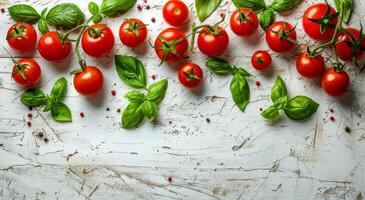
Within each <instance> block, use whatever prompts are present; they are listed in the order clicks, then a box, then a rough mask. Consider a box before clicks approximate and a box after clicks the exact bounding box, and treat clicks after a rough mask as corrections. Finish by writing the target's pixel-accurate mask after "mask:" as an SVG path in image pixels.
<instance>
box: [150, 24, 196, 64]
mask: <svg viewBox="0 0 365 200" xmlns="http://www.w3.org/2000/svg"><path fill="white" fill-rule="evenodd" d="M188 46H189V43H188V40H187V39H186V36H185V34H184V33H183V32H182V31H181V30H180V29H177V28H167V29H165V30H163V31H162V32H161V33H160V34H159V35H158V37H157V39H156V41H155V51H156V54H157V56H158V57H159V58H160V59H161V60H162V61H167V62H173V61H177V60H180V59H181V58H183V57H184V56H185V54H186V52H187V51H188Z"/></svg>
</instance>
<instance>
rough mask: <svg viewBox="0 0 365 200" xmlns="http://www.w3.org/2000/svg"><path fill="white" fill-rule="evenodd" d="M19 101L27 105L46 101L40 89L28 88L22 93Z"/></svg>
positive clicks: (38, 104) (36, 104) (40, 103)
mask: <svg viewBox="0 0 365 200" xmlns="http://www.w3.org/2000/svg"><path fill="white" fill-rule="evenodd" d="M20 102H22V103H23V104H24V105H27V106H40V105H43V104H46V103H47V96H46V95H45V94H44V93H43V91H42V90H40V89H30V90H27V91H25V92H24V93H23V94H22V96H21V97H20Z"/></svg>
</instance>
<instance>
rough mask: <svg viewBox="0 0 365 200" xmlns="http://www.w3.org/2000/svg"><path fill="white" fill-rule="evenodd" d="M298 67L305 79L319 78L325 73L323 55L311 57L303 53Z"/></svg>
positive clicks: (298, 61) (297, 64)
mask: <svg viewBox="0 0 365 200" xmlns="http://www.w3.org/2000/svg"><path fill="white" fill-rule="evenodd" d="M296 67H297V71H298V73H299V74H300V75H302V76H303V77H305V78H317V77H319V76H321V74H322V73H323V71H324V67H325V61H324V58H323V57H322V56H321V55H316V56H315V57H310V56H309V54H308V53H302V54H300V55H299V56H298V58H297V62H296Z"/></svg>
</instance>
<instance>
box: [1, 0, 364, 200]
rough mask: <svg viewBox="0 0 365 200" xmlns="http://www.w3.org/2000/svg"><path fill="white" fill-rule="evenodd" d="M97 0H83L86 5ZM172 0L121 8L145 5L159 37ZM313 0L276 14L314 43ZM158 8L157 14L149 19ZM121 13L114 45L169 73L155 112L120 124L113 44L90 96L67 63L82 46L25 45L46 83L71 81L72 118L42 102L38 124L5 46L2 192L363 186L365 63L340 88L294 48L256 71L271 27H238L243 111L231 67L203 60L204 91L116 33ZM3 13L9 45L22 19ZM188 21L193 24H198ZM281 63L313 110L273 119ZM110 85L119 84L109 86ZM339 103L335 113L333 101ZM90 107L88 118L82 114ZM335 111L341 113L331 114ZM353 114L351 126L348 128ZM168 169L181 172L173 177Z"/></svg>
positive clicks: (193, 195)
mask: <svg viewBox="0 0 365 200" xmlns="http://www.w3.org/2000/svg"><path fill="white" fill-rule="evenodd" d="M61 2H73V1H72V0H58V1H52V0H29V1H15V0H9V1H4V0H1V1H0V3H1V4H0V5H1V7H7V6H8V5H12V4H16V3H29V4H32V5H33V6H35V7H36V8H37V10H38V11H41V9H42V8H44V7H51V6H53V5H54V4H56V3H61ZM88 2H89V1H77V4H79V6H80V7H81V8H82V9H83V10H84V11H85V13H88V12H87V3H88ZM97 2H99V3H100V2H101V0H98V1H97ZM163 2H164V1H163V0H153V1H152V0H148V5H150V6H151V9H150V10H149V11H147V10H146V9H143V11H142V12H139V11H137V9H136V7H135V8H133V9H132V10H131V11H130V12H128V13H127V14H126V15H124V16H123V17H122V18H127V17H138V18H140V19H142V20H143V21H145V22H146V23H148V24H149V27H148V29H149V37H150V38H151V39H152V40H154V39H155V37H156V36H157V34H158V33H159V32H160V31H161V30H162V29H163V28H166V27H168V25H167V24H166V23H165V22H164V21H163V19H162V16H161V15H162V14H161V8H162V6H161V5H163ZM186 2H187V3H188V4H189V5H190V8H191V9H190V10H191V16H192V18H191V20H192V21H195V22H197V18H196V14H195V11H194V10H193V7H192V3H193V1H192V0H188V1H186ZM226 2H227V1H226V0H225V1H224V2H223V3H222V5H221V6H220V8H219V9H218V10H217V11H216V12H215V13H213V15H212V16H211V17H210V18H209V19H208V20H207V22H211V23H213V22H216V21H218V20H219V19H220V16H219V14H220V13H221V12H224V13H226V14H231V13H232V11H233V10H234V7H233V5H231V3H226ZM229 2H230V1H229ZM138 3H139V4H143V1H142V0H138ZM312 3H313V2H312V1H305V2H303V3H302V4H301V5H300V6H299V7H298V8H297V9H295V10H294V11H293V12H292V13H288V14H287V15H286V16H279V15H278V16H277V19H278V20H279V19H283V18H285V19H286V20H288V21H289V22H291V23H293V24H296V23H298V28H297V30H298V32H299V35H300V37H299V40H301V41H304V42H309V43H311V44H313V43H314V41H312V40H310V39H309V38H308V37H306V36H304V34H303V32H302V31H301V23H300V16H301V14H302V13H303V11H304V10H305V8H306V7H307V6H308V5H310V4H312ZM331 3H333V2H331ZM363 4H364V2H363V1H361V0H356V4H355V5H356V6H355V11H354V15H353V18H352V21H351V26H355V27H359V21H360V19H362V21H363V23H364V21H365V20H364V17H365V11H364V9H361V8H364V6H365V5H363ZM87 15H89V14H87ZM152 17H155V18H156V23H152V22H151V18H152ZM122 18H117V19H105V21H104V22H105V23H107V24H108V25H110V26H111V27H112V29H113V31H114V33H115V36H116V45H115V49H114V53H118V54H129V55H135V56H137V57H139V58H140V59H141V60H143V62H144V63H145V65H146V69H147V73H148V76H149V77H150V78H149V79H148V83H149V84H150V83H152V82H153V80H152V78H151V76H152V75H153V74H156V77H157V80H159V79H161V78H167V79H168V80H169V89H168V92H167V96H166V99H165V100H164V101H163V102H162V104H161V106H160V108H159V117H158V121H157V122H156V124H151V123H148V122H146V123H145V124H144V125H143V126H142V127H140V128H138V129H136V130H129V131H127V130H123V129H121V128H120V116H121V114H120V113H117V112H116V110H117V109H118V108H123V107H124V106H125V105H126V104H127V102H126V100H124V99H123V95H124V93H126V91H128V90H129V89H131V88H130V87H129V86H127V85H125V84H124V83H122V82H121V81H120V80H119V78H118V77H117V75H116V71H115V67H114V62H113V54H114V53H111V54H110V55H109V56H107V57H106V58H104V59H93V58H88V59H87V62H88V63H89V64H92V65H97V66H99V67H100V68H101V69H102V70H103V72H104V75H105V89H104V92H103V94H101V95H100V96H98V97H94V98H85V97H82V96H79V95H78V94H77V93H76V91H75V90H74V88H73V85H72V77H71V76H70V75H69V73H70V71H71V70H73V69H75V68H76V67H77V63H76V60H75V58H74V55H73V56H72V58H70V59H69V60H67V61H65V62H62V63H49V62H46V61H44V60H43V59H42V58H40V56H39V54H38V52H37V51H35V52H33V53H29V54H26V55H19V54H17V53H16V52H13V53H14V55H16V56H17V57H23V56H30V57H34V58H35V59H36V60H37V61H38V62H39V63H40V64H41V66H42V70H43V77H42V82H41V84H40V86H41V88H42V89H44V90H45V91H47V92H48V91H49V90H50V88H51V87H52V84H53V82H54V81H55V80H56V79H57V78H59V77H61V76H66V77H67V79H68V81H69V82H68V83H69V90H68V95H67V98H66V103H67V104H68V105H70V107H71V109H72V113H73V119H74V120H73V123H68V124H60V123H55V122H54V121H53V120H52V119H51V117H50V116H49V114H48V113H43V112H38V111H37V110H33V111H31V113H33V115H34V117H33V119H32V120H31V122H32V127H27V126H26V122H27V121H28V118H27V114H28V113H29V110H28V108H27V107H25V106H23V105H22V104H21V103H20V102H19V96H20V95H21V93H22V92H23V91H22V90H21V89H20V88H19V87H18V86H17V85H16V84H15V83H14V81H12V80H11V78H10V73H11V66H12V64H11V60H10V59H9V57H8V56H7V55H6V54H5V53H4V51H1V50H0V51H1V58H0V109H1V112H0V199H4V200H7V199H73V200H77V199H108V200H109V199H288V200H291V199H346V200H347V199H349V200H350V199H351V200H352V199H357V200H361V199H363V198H364V196H365V163H364V159H365V124H364V116H361V115H362V113H363V112H364V111H365V96H364V93H365V78H364V77H365V75H364V74H359V73H358V70H355V69H354V68H353V67H351V68H349V69H350V70H351V78H352V85H351V88H350V90H349V92H348V93H347V94H346V95H345V96H344V97H342V98H338V99H334V98H331V97H328V96H326V95H325V94H324V93H323V92H322V90H321V88H320V86H319V81H318V80H314V81H312V80H304V79H302V78H300V76H299V75H298V74H297V72H296V70H295V67H294V59H293V58H294V57H295V54H289V55H278V54H275V53H273V52H271V53H272V56H273V58H274V64H273V70H272V71H270V72H267V73H258V72H256V71H254V70H253V69H252V68H251V67H250V64H249V59H250V55H251V54H252V53H253V52H254V51H255V50H258V49H267V46H266V43H265V41H264V37H262V36H263V35H262V34H263V32H262V31H261V30H260V31H258V33H256V34H255V35H254V36H253V37H251V38H250V39H241V38H237V37H236V36H234V35H233V34H232V32H231V31H230V30H228V29H229V28H228V29H227V30H228V31H229V36H230V47H229V51H227V52H226V54H225V56H226V58H228V59H229V60H230V61H231V62H232V63H235V64H237V65H242V66H244V67H245V68H246V69H247V70H248V71H250V72H252V73H253V74H254V77H252V78H250V80H249V83H250V86H251V93H252V103H251V104H249V106H248V107H247V109H246V111H245V112H244V113H242V112H240V111H239V110H238V109H237V108H236V107H235V106H234V104H233V102H232V100H231V97H230V92H229V82H230V78H229V77H220V76H216V75H213V74H211V73H210V72H209V71H208V70H207V69H206V68H204V72H205V80H204V85H203V86H202V87H201V89H200V90H198V91H189V90H186V89H184V88H183V87H182V86H181V85H180V84H179V83H178V80H177V77H176V67H177V65H176V66H175V65H170V66H168V65H166V64H164V65H162V66H160V67H158V63H159V60H157V59H156V57H155V53H154V51H153V50H152V49H151V48H150V47H148V45H145V46H143V47H141V48H138V49H136V50H135V51H133V50H131V49H128V48H126V47H125V46H123V45H121V42H120V41H119V38H118V36H117V33H118V27H119V25H120V24H121V19H122ZM0 21H1V23H0V36H1V37H2V39H1V45H2V46H5V47H7V48H8V46H7V43H6V41H5V34H6V31H7V29H8V27H10V25H11V24H12V23H13V22H12V21H11V20H10V18H9V16H8V14H7V13H4V14H1V13H0ZM227 21H228V19H226V22H225V25H227ZM185 29H186V30H187V32H188V31H190V30H188V26H187V28H185ZM73 37H75V36H73ZM326 56H327V57H328V55H326ZM205 59H206V57H205V56H203V55H202V54H201V53H199V52H198V50H196V51H195V53H194V54H192V55H191V56H190V58H189V60H192V61H194V62H196V63H198V64H199V65H201V66H202V67H204V61H205ZM363 63H364V62H363ZM328 64H329V63H328ZM277 75H281V76H282V77H284V79H285V81H286V83H287V86H288V90H289V92H290V95H291V96H295V95H299V94H303V95H308V96H311V97H313V99H315V100H316V101H318V102H320V108H319V109H318V112H317V113H316V114H315V115H314V116H313V117H312V118H311V119H309V120H307V121H305V122H294V121H290V120H288V119H287V118H285V117H284V118H283V119H282V120H280V121H279V122H278V123H275V124H270V123H268V122H266V121H265V120H263V119H262V117H261V116H260V115H259V112H260V111H259V109H260V108H265V107H267V106H268V105H269V104H270V101H269V97H268V94H269V91H270V87H271V85H272V84H273V82H274V80H275V78H276V76H277ZM256 80H259V81H261V83H262V86H261V87H256V86H255V81H256ZM114 83H116V85H115V86H114ZM112 89H115V90H116V91H117V96H115V97H114V96H112V95H111V94H110V91H111V90H112ZM107 108H110V111H106V109H107ZM330 108H333V110H334V113H330V112H329V109H330ZM80 112H84V113H85V118H81V117H80V116H79V113H80ZM330 116H334V117H335V118H336V120H335V121H334V122H332V121H330V120H329V117H330ZM207 118H209V119H210V123H208V122H207V120H206V119H207ZM346 126H349V127H350V128H351V133H347V132H345V131H344V128H345V127H346ZM39 131H43V132H44V133H45V137H46V138H48V139H49V141H48V142H47V143H46V142H44V141H43V139H41V138H39V137H38V136H37V133H38V132H39ZM168 176H171V177H172V182H168V180H167V177H168Z"/></svg>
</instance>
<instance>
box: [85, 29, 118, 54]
mask: <svg viewBox="0 0 365 200" xmlns="http://www.w3.org/2000/svg"><path fill="white" fill-rule="evenodd" d="M91 29H93V30H95V31H99V32H100V33H98V34H95V33H93V31H92V30H91ZM81 44H82V48H83V49H84V51H85V53H86V54H88V55H90V56H93V57H102V56H106V55H108V54H109V53H110V52H111V50H112V49H113V46H114V34H113V32H112V30H111V29H110V28H109V27H108V26H106V25H105V24H94V25H92V26H91V28H86V29H85V31H84V33H83V35H82V39H81Z"/></svg>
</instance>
